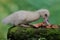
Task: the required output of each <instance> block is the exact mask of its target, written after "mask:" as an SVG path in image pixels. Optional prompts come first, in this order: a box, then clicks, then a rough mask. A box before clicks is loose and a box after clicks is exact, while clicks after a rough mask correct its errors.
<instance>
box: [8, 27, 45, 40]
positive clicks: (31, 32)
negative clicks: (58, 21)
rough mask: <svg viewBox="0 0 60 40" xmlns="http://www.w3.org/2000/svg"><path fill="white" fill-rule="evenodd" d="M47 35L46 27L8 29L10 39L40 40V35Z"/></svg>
mask: <svg viewBox="0 0 60 40" xmlns="http://www.w3.org/2000/svg"><path fill="white" fill-rule="evenodd" d="M43 31H44V32H43ZM45 35H46V29H45V28H43V29H41V28H32V27H28V28H25V27H14V28H12V29H10V30H8V39H10V40H38V39H39V38H40V37H45Z"/></svg>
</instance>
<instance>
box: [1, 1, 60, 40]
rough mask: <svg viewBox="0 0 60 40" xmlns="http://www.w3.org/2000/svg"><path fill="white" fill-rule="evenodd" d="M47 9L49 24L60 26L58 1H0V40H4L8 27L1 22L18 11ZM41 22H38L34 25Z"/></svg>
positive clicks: (59, 2) (59, 4) (59, 3)
mask: <svg viewBox="0 0 60 40" xmlns="http://www.w3.org/2000/svg"><path fill="white" fill-rule="evenodd" d="M42 8H44V9H48V10H49V11H50V17H49V21H50V23H51V24H60V0H0V40H6V35H7V31H8V28H9V27H11V26H9V25H6V26H4V25H3V24H2V22H1V20H2V19H3V18H4V17H6V16H8V15H10V14H11V13H12V12H15V11H18V10H30V11H34V10H38V9H42ZM39 22H42V19H41V20H38V21H36V22H34V23H39Z"/></svg>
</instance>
